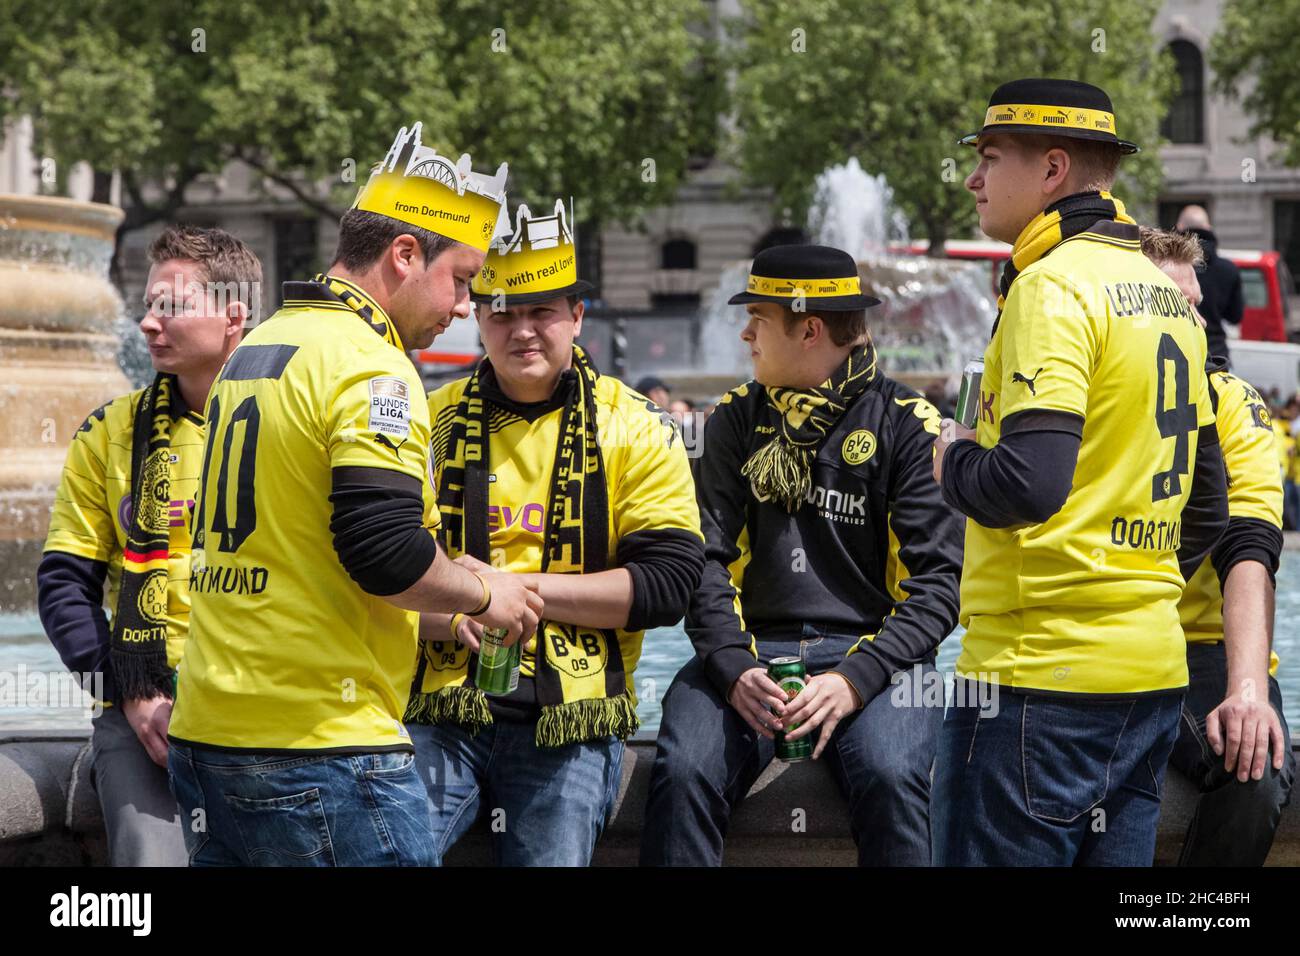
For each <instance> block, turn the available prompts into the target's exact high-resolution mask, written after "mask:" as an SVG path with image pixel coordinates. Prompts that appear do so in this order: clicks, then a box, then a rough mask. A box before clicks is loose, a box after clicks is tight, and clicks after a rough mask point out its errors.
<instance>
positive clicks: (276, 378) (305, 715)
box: [171, 283, 438, 752]
mask: <svg viewBox="0 0 1300 956" xmlns="http://www.w3.org/2000/svg"><path fill="white" fill-rule="evenodd" d="M348 289H349V290H350V291H349V292H347V293H346V295H347V297H348V300H349V301H350V302H352V303H353V304H354V305H355V307H358V308H361V309H364V310H365V315H366V318H365V319H363V318H362V316H361V315H359V314H358V312H357V311H354V308H353V307H350V306H349V305H348V304H345V303H344V301H343V300H342V299H340V298H338V297H337V296H335V295H333V294H330V293H329V292H328V291H327V290H326V289H325V287H324V286H323V285H319V284H316V283H288V284H286V299H285V305H284V308H282V309H281V310H280V311H279V312H277V313H276V314H275V315H273V316H272V317H271V318H270V319H268V320H267V321H266V322H264V323H263V324H261V325H260V326H258V327H257V328H256V329H254V330H253V331H252V332H251V333H250V334H249V335H248V336H247V337H246V338H245V340H244V342H243V344H242V345H240V346H239V348H238V349H236V350H235V352H234V354H232V355H231V357H230V359H229V361H227V363H226V365H225V367H224V368H223V369H222V372H221V375H220V376H219V377H218V379H217V382H216V384H215V385H214V386H213V389H212V395H211V396H210V398H209V401H208V422H209V432H208V444H207V453H206V456H205V462H204V466H203V479H202V488H201V495H200V499H199V506H198V508H197V509H196V512H195V530H194V562H193V568H192V571H191V576H190V593H191V601H192V603H193V607H192V612H191V622H190V632H191V633H190V641H189V645H188V646H187V648H186V653H185V657H184V659H183V661H182V662H181V667H180V683H179V688H178V691H177V703H176V709H175V712H174V713H173V715H172V723H171V734H172V736H173V737H175V738H177V739H178V740H180V741H182V742H187V743H196V744H202V745H207V746H217V747H224V748H238V749H251V750H263V751H265V750H292V751H300V750H310V751H327V752H347V751H358V750H366V751H370V750H384V749H409V748H410V742H409V738H408V736H407V733H406V728H405V727H404V726H403V724H402V722H401V717H402V714H403V712H404V710H405V707H406V700H407V694H408V693H409V691H410V684H411V680H412V678H413V676H414V666H415V654H416V648H417V621H418V615H416V614H414V613H412V612H408V611H404V610H401V609H400V608H397V607H394V606H393V605H392V604H390V603H388V602H387V601H385V600H384V599H382V598H380V597H375V596H373V595H370V594H367V593H366V592H365V591H363V590H362V589H361V588H360V587H359V586H358V585H357V584H356V582H354V581H353V580H352V579H351V578H350V577H349V576H348V573H347V571H345V570H344V568H343V566H342V565H341V564H340V563H339V559H338V556H337V555H336V553H335V551H334V544H333V535H332V534H331V531H330V518H331V515H332V510H333V509H332V506H331V503H330V492H331V470H332V469H334V468H338V467H341V466H355V467H364V468H379V469H385V470H388V471H393V472H397V473H400V474H402V475H408V476H411V477H414V478H417V479H421V481H422V482H423V484H424V485H425V487H426V491H425V496H424V497H425V525H426V526H427V527H428V528H430V529H433V528H435V527H436V526H437V518H438V515H437V510H436V508H435V507H434V504H433V497H432V495H431V494H430V493H429V491H428V489H427V485H428V482H427V481H426V480H424V479H425V478H426V475H427V467H428V447H429V418H428V414H429V411H428V407H427V406H426V405H425V403H424V402H423V401H422V400H421V399H422V397H423V389H422V387H421V383H420V377H419V375H418V374H417V373H416V370H415V367H414V365H413V364H412V363H411V361H410V359H409V358H408V357H407V356H406V355H405V353H404V352H403V351H402V349H401V343H400V341H398V340H397V338H396V335H397V333H396V330H395V329H394V328H393V326H392V322H391V321H390V320H389V319H388V317H387V316H386V315H384V313H383V311H382V310H381V309H380V308H379V306H378V305H377V304H375V303H374V302H373V301H371V300H369V298H368V297H366V296H365V294H364V293H363V292H361V290H359V289H357V288H355V287H351V286H349V287H348ZM371 321H373V322H374V325H371V324H370V323H371ZM377 332H379V333H380V334H376V333H377ZM390 343H391V344H390ZM430 533H432V532H430Z"/></svg>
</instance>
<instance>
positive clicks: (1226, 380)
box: [1142, 228, 1295, 866]
mask: <svg viewBox="0 0 1300 956" xmlns="http://www.w3.org/2000/svg"><path fill="white" fill-rule="evenodd" d="M1142 252H1143V253H1144V254H1145V255H1146V256H1147V258H1148V259H1150V260H1151V261H1152V262H1154V263H1155V264H1156V265H1157V266H1159V268H1160V269H1161V271H1162V272H1164V273H1165V274H1166V275H1168V276H1169V278H1171V279H1173V280H1174V282H1175V283H1177V285H1178V287H1179V289H1181V290H1182V292H1183V295H1184V297H1185V298H1186V299H1187V303H1188V305H1190V306H1192V307H1193V308H1195V307H1196V305H1197V303H1198V302H1199V300H1200V298H1201V295H1200V289H1199V286H1198V283H1197V278H1196V272H1195V267H1196V266H1197V265H1199V263H1200V258H1201V248H1200V246H1199V245H1198V243H1197V241H1196V238H1195V237H1194V236H1189V235H1187V234H1186V233H1177V232H1163V231H1161V230H1158V229H1146V228H1144V229H1143V230H1142ZM1206 373H1207V374H1208V376H1209V382H1210V389H1211V392H1212V395H1213V397H1214V405H1215V428H1216V429H1217V431H1218V433H1219V447H1220V448H1221V449H1223V461H1224V467H1225V468H1226V469H1227V473H1228V475H1229V478H1230V480H1229V482H1228V528H1227V530H1226V531H1225V532H1224V533H1223V537H1222V538H1220V539H1219V543H1218V544H1216V545H1215V546H1214V550H1213V551H1212V552H1211V553H1210V555H1209V557H1208V558H1206V559H1205V560H1204V561H1202V562H1201V566H1200V567H1199V568H1197V569H1196V571H1195V573H1194V574H1193V576H1192V577H1191V578H1190V579H1189V580H1188V582H1187V587H1186V589H1185V590H1184V591H1183V597H1182V600H1181V601H1180V602H1179V605H1178V611H1179V618H1180V620H1181V622H1182V626H1183V633H1184V634H1185V635H1186V637H1187V671H1188V688H1187V696H1186V697H1185V698H1184V699H1183V719H1182V721H1181V722H1180V724H1179V731H1178V741H1177V742H1176V743H1175V744H1174V750H1173V753H1172V754H1171V755H1170V758H1169V763H1170V765H1171V766H1173V767H1175V768H1177V769H1178V770H1180V771H1181V772H1182V773H1183V774H1185V775H1186V776H1187V778H1188V779H1189V780H1191V781H1192V782H1193V783H1194V784H1195V785H1196V786H1197V787H1198V788H1199V789H1200V791H1201V795H1200V798H1199V799H1198V800H1197V801H1196V808H1195V810H1194V811H1193V813H1192V821H1191V823H1190V825H1189V826H1188V828H1187V836H1186V838H1185V840H1184V842H1183V849H1182V853H1181V854H1180V856H1179V864H1180V865H1182V866H1262V865H1263V863H1264V860H1265V859H1266V858H1267V857H1268V851H1269V848H1270V847H1271V846H1272V843H1273V835H1274V833H1275V832H1276V831H1277V826H1278V823H1279V821H1280V820H1281V818H1282V809H1283V807H1285V806H1286V804H1287V801H1288V800H1289V799H1290V796H1291V785H1292V782H1293V780H1294V778H1295V758H1294V756H1293V755H1292V753H1291V737H1290V735H1289V733H1288V732H1287V726H1286V717H1285V716H1284V714H1283V712H1282V691H1281V689H1280V688H1279V687H1278V683H1277V679H1276V677H1275V675H1276V673H1277V665H1278V658H1277V654H1276V653H1275V652H1273V650H1272V644H1273V595H1274V589H1275V586H1276V581H1275V575H1276V574H1277V567H1278V561H1279V560H1280V558H1281V554H1282V483H1281V482H1280V481H1279V479H1278V473H1277V468H1276V465H1275V462H1276V458H1275V457H1274V456H1275V451H1274V439H1273V428H1272V422H1271V421H1270V420H1269V418H1270V416H1269V413H1268V408H1267V406H1266V405H1265V404H1264V399H1263V398H1262V397H1261V396H1260V394H1259V392H1257V391H1256V390H1255V389H1254V388H1252V387H1251V386H1250V385H1249V384H1248V383H1246V382H1244V381H1242V380H1241V379H1239V378H1237V377H1236V376H1235V375H1232V374H1231V373H1230V372H1228V371H1226V370H1225V369H1224V367H1223V359H1222V358H1221V357H1220V358H1211V359H1210V361H1209V364H1208V365H1207V366H1206Z"/></svg>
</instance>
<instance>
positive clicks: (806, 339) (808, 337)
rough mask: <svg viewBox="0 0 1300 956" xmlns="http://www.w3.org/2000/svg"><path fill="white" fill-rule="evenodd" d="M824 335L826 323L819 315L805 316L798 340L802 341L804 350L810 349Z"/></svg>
mask: <svg viewBox="0 0 1300 956" xmlns="http://www.w3.org/2000/svg"><path fill="white" fill-rule="evenodd" d="M825 335H826V323H825V322H824V321H823V320H822V317H821V316H820V315H816V314H813V315H807V316H804V320H803V334H802V335H801V336H800V338H801V339H802V340H803V345H804V347H805V348H812V347H813V346H814V345H816V344H817V343H818V342H820V341H821V340H822V338H823V337H824V336H825Z"/></svg>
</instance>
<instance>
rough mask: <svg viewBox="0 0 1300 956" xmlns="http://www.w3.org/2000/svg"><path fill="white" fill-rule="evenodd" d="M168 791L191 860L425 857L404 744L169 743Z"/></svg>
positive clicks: (418, 797)
mask: <svg viewBox="0 0 1300 956" xmlns="http://www.w3.org/2000/svg"><path fill="white" fill-rule="evenodd" d="M168 769H169V770H170V771H171V784H172V793H173V794H174V795H175V797H176V801H177V803H179V804H180V808H181V826H182V828H183V829H184V831H185V844H186V847H187V848H188V850H189V855H190V866H428V865H430V864H432V862H433V856H432V853H431V852H430V847H431V846H432V834H431V832H430V829H429V806H428V800H427V798H426V796H425V793H424V787H423V786H421V784H420V779H419V777H418V776H417V774H416V770H415V757H414V755H413V754H411V753H410V751H386V752H382V753H363V754H348V755H345V756H339V755H332V754H326V755H321V754H312V753H304V754H303V755H302V756H300V757H299V756H294V755H285V754H258V753H252V754H248V753H232V752H228V751H222V750H212V749H209V748H207V747H189V746H185V745H182V744H177V743H175V742H173V743H172V745H171V753H170V756H169V758H168Z"/></svg>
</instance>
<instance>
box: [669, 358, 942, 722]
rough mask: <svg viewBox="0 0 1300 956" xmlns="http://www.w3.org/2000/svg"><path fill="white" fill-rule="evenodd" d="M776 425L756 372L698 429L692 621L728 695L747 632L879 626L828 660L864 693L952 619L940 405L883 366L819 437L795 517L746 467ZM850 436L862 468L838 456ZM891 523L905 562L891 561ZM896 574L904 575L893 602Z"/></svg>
mask: <svg viewBox="0 0 1300 956" xmlns="http://www.w3.org/2000/svg"><path fill="white" fill-rule="evenodd" d="M777 424H778V415H777V413H776V411H775V410H774V409H773V408H772V407H771V406H770V405H769V403H768V401H767V397H766V392H765V390H764V388H763V387H762V386H761V385H757V384H756V383H753V382H750V383H748V384H747V385H743V386H741V387H740V388H738V389H735V390H733V391H732V392H730V393H729V394H728V395H727V396H726V397H725V398H724V399H723V401H722V402H721V403H720V404H719V405H718V407H717V410H716V411H715V412H714V413H713V416H712V417H711V418H710V419H709V422H708V425H707V426H706V427H705V432H704V454H703V457H702V458H701V459H700V461H699V468H698V472H697V475H696V478H697V480H696V489H697V495H698V498H699V503H700V522H701V527H702V529H703V531H704V538H705V558H706V563H705V567H704V577H703V579H702V580H701V582H700V587H699V590H698V591H697V592H696V593H695V595H694V597H693V599H692V601H691V607H690V611H689V612H688V614H687V618H686V631H687V634H688V635H689V636H690V638H691V642H692V643H693V644H694V645H695V652H696V653H697V654H698V655H699V656H700V658H701V659H702V660H703V661H704V665H705V669H706V672H707V673H708V674H709V677H710V679H711V680H712V681H713V683H714V686H715V687H716V688H717V689H718V691H719V692H720V693H722V694H724V695H725V694H726V693H727V692H728V690H729V689H730V687H731V685H732V683H734V681H735V679H736V678H737V677H739V676H740V674H741V673H742V672H744V671H745V670H746V669H748V668H750V667H754V666H757V662H756V660H755V657H754V650H752V646H753V645H752V640H751V636H752V638H756V639H757V640H759V641H764V640H778V639H791V638H795V639H797V638H799V637H801V636H802V633H803V625H804V624H805V623H808V624H813V625H814V626H816V627H818V628H819V629H821V630H825V631H827V632H831V633H847V634H859V635H867V634H874V635H875V638H874V640H866V641H862V642H860V644H859V645H858V652H856V653H852V654H849V655H848V656H846V657H845V659H844V660H843V661H842V662H841V663H840V664H839V666H838V667H837V668H836V670H838V671H840V672H841V673H842V674H843V675H844V676H845V677H846V678H848V680H849V681H850V682H851V683H852V684H853V686H854V688H855V689H856V690H857V692H858V695H859V697H860V698H861V699H862V701H863V702H864V703H865V702H867V701H870V700H871V699H872V698H873V697H875V696H876V694H878V693H879V692H880V691H881V690H882V689H883V688H884V687H885V686H886V685H887V684H888V683H889V681H890V678H891V677H892V676H893V675H894V674H895V673H897V672H899V671H903V670H906V669H908V668H910V667H911V666H912V665H914V664H916V663H919V662H922V661H927V660H931V659H932V658H933V656H934V653H935V648H936V647H937V646H938V644H939V642H940V641H942V640H943V639H944V638H945V637H947V636H948V634H949V633H950V632H951V631H952V629H953V627H954V626H955V625H956V622H957V605H958V587H959V579H960V576H961V558H962V547H963V534H964V527H965V525H964V521H965V519H964V518H963V517H962V516H961V515H959V514H957V513H955V512H954V511H953V510H952V509H950V508H949V507H948V506H947V505H946V504H945V503H944V502H943V500H942V498H941V497H940V494H939V486H938V485H937V484H936V483H935V481H934V477H933V474H932V467H933V454H932V448H933V443H934V439H935V436H936V435H937V433H938V427H939V415H938V412H937V411H936V410H935V409H934V407H933V406H931V405H930V404H929V403H928V402H926V401H925V399H923V398H922V397H921V396H920V395H918V394H917V393H916V392H915V391H913V390H912V389H910V388H907V387H905V386H903V385H900V384H898V383H897V382H894V381H892V380H891V379H889V378H886V377H885V376H884V375H880V374H877V376H876V379H875V380H874V381H873V382H872V383H871V384H870V385H869V386H868V387H867V388H866V390H865V391H863V392H862V394H860V395H859V396H858V397H857V399H856V400H855V401H854V402H853V404H852V405H850V406H849V408H848V410H847V411H846V412H845V413H844V415H843V417H842V418H841V419H840V421H839V422H838V423H837V424H836V426H835V428H834V429H833V430H832V431H831V433H830V435H829V436H828V437H827V439H826V441H825V442H823V444H822V446H821V448H820V449H819V451H818V453H817V457H816V460H815V461H814V464H813V470H812V491H811V492H810V495H809V499H808V501H807V502H806V503H805V504H804V505H803V506H801V507H800V509H799V510H798V511H797V512H796V513H795V514H793V515H790V514H787V513H786V511H785V510H784V509H783V508H781V507H780V506H779V505H776V504H773V503H771V502H765V501H763V502H761V501H759V500H758V499H757V498H756V497H755V496H754V493H753V491H752V490H751V488H750V484H749V480H748V479H747V478H744V477H742V476H741V474H740V469H741V467H742V466H743V465H744V463H745V462H746V461H747V460H748V459H749V456H750V455H751V454H753V452H754V451H756V450H757V449H758V448H760V447H762V446H763V445H764V444H765V443H766V442H768V441H770V440H771V439H772V437H773V435H774V434H775V430H776V427H777ZM927 426H928V427H927ZM862 432H869V433H870V436H865V435H862V434H860V433H862ZM855 433H859V434H856V435H855ZM851 436H852V438H853V439H854V440H853V441H852V442H848V445H849V451H848V452H847V455H848V457H849V458H851V459H853V460H854V461H856V462H858V463H857V464H851V463H850V462H849V461H847V460H846V450H845V446H846V441H847V440H848V439H850V437H851ZM868 449H869V450H870V453H869V454H867V450H868ZM864 456H865V457H864ZM891 532H892V533H893V536H894V539H895V540H896V549H897V559H898V564H899V565H901V567H897V566H896V565H893V564H892V563H891V561H890V553H891V534H890V533H891ZM738 559H741V560H738ZM733 565H734V567H733ZM891 570H897V571H898V572H899V577H902V576H904V575H906V580H903V581H902V582H901V586H900V588H899V598H897V599H896V597H895V595H894V593H891V586H890V585H891V581H890V571H891ZM737 579H739V582H740V584H739V588H740V593H739V607H740V613H741V614H742V615H743V622H742V620H741V618H740V617H738V615H737V607H736V598H737V593H736V586H735V584H734V583H733V582H734V581H735V580H737Z"/></svg>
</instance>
